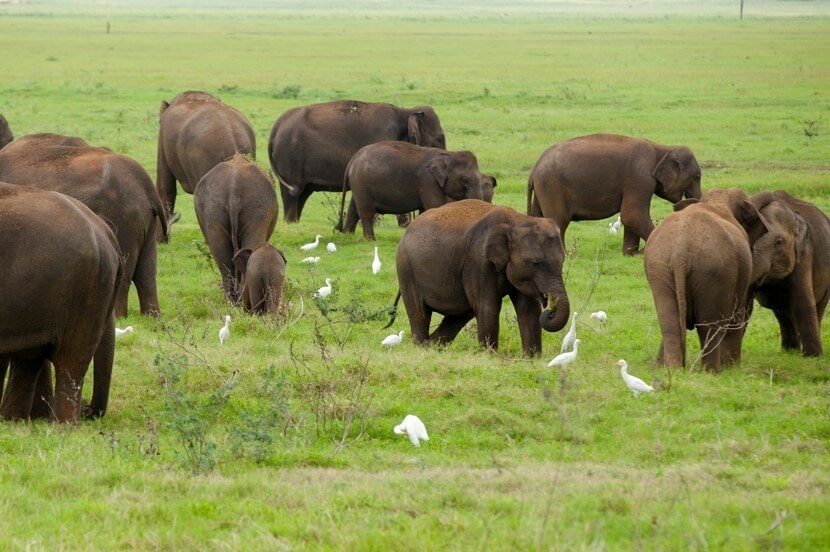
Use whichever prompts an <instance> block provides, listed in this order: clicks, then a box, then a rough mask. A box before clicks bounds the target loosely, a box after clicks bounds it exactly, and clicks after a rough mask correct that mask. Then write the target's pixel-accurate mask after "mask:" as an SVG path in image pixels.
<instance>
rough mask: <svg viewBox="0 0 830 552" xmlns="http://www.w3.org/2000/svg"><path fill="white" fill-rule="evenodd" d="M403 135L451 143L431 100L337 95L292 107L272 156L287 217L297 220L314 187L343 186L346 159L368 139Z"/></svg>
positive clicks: (274, 137)
mask: <svg viewBox="0 0 830 552" xmlns="http://www.w3.org/2000/svg"><path fill="white" fill-rule="evenodd" d="M384 140H398V141H402V142H409V143H412V144H417V145H420V146H425V147H434V148H441V149H446V141H445V138H444V130H443V129H442V128H441V122H440V121H439V120H438V115H436V113H435V110H433V109H432V108H431V107H429V106H418V107H414V108H411V109H407V108H402V107H397V106H394V105H390V104H386V103H367V102H359V101H355V100H337V101H333V102H327V103H320V104H312V105H306V106H301V107H295V108H292V109H289V110H288V111H286V112H285V113H283V114H282V115H280V117H279V118H278V119H277V120H276V122H274V126H273V128H272V129H271V135H270V137H269V138H268V158H269V159H270V160H271V169H272V170H273V171H274V174H275V175H276V176H277V180H279V183H280V194H281V195H282V204H283V209H284V210H285V220H286V222H297V221H298V220H300V215H302V212H303V207H304V206H305V203H306V201H307V200H308V198H309V196H310V195H311V193H312V192H316V191H326V192H339V191H341V190H342V189H343V176H344V173H345V172H346V165H348V163H349V160H350V159H351V158H352V156H353V155H354V154H355V153H356V152H357V150H359V149H360V148H362V147H363V146H366V145H368V144H373V143H375V142H381V141H384Z"/></svg>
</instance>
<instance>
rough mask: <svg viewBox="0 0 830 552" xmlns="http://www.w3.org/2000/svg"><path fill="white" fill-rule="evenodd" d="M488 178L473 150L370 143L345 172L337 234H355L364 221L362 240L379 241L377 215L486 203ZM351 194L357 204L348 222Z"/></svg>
mask: <svg viewBox="0 0 830 552" xmlns="http://www.w3.org/2000/svg"><path fill="white" fill-rule="evenodd" d="M487 178H491V177H487V176H485V175H483V174H481V172H480V171H479V170H478V161H477V160H476V156H475V155H473V154H472V153H470V152H469V151H446V150H442V149H438V148H425V147H422V146H416V145H415V144H410V143H408V142H393V141H387V142H378V143H376V144H370V145H368V146H365V147H363V148H361V149H360V150H358V152H357V153H355V154H354V157H352V160H351V161H349V165H348V166H347V167H346V176H345V178H344V180H343V198H342V200H341V203H340V223H339V224H338V229H339V230H341V231H343V232H354V230H355V226H357V220H358V217H359V218H360V222H361V224H362V225H363V237H365V238H366V239H369V240H374V239H375V231H374V221H375V215H376V214H378V213H381V214H382V213H395V214H401V213H408V212H410V211H419V212H424V211H425V210H427V209H432V208H435V207H439V206H441V205H444V204H445V203H447V202H448V201H450V200H459V199H483V194H484V191H483V186H484V185H485V179H487ZM487 182H488V184H489V180H488V181H487ZM494 185H495V179H493V186H494ZM349 189H351V190H352V200H351V202H349V212H348V215H347V217H346V220H345V222H343V210H344V205H345V202H346V191H347V190H349Z"/></svg>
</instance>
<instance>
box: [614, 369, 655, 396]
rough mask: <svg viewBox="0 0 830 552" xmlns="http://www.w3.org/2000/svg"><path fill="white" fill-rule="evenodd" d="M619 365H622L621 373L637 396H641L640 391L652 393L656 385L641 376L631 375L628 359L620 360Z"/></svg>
mask: <svg viewBox="0 0 830 552" xmlns="http://www.w3.org/2000/svg"><path fill="white" fill-rule="evenodd" d="M617 365H618V366H619V367H620V374H621V375H622V379H623V381H624V382H625V384H626V385H627V386H628V388H629V389H631V392H632V393H634V396H635V397H637V396H639V395H640V393H651V392H652V391H654V387H652V386H650V385H649V384H647V383H646V382H644V381H643V380H641V379H640V378H638V377H636V376H632V375H629V373H628V363H627V362H626V361H624V360H618V361H617Z"/></svg>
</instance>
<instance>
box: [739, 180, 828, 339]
mask: <svg viewBox="0 0 830 552" xmlns="http://www.w3.org/2000/svg"><path fill="white" fill-rule="evenodd" d="M751 201H752V203H753V205H755V206H756V207H757V208H758V210H759V211H760V213H761V214H762V215H763V216H764V218H765V219H766V221H767V223H768V225H769V228H770V231H769V232H768V233H767V234H766V235H764V236H763V237H762V238H761V239H759V240H758V241H757V242H755V247H754V248H753V275H754V284H753V286H752V288H751V291H750V294H751V296H754V297H755V298H756V299H757V300H758V303H759V304H760V305H761V306H762V307H765V308H768V309H771V310H772V311H773V313H774V314H775V317H776V319H777V320H778V325H779V327H780V329H781V346H782V347H783V348H784V349H790V350H800V351H801V352H802V353H803V354H804V355H806V356H821V355H822V354H823V353H824V348H823V346H822V343H821V320H822V318H823V317H824V311H825V309H826V308H827V301H828V299H830V220H828V218H827V216H826V215H825V214H824V213H823V212H821V210H820V209H818V208H817V207H816V206H815V205H813V204H812V203H807V202H806V201H801V200H799V199H796V198H794V197H792V196H791V195H789V194H788V193H787V192H785V191H783V190H777V191H776V192H774V193H770V192H762V193H760V194H756V195H754V196H752V198H751ZM751 298H752V297H750V300H751Z"/></svg>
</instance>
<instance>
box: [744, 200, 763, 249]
mask: <svg viewBox="0 0 830 552" xmlns="http://www.w3.org/2000/svg"><path fill="white" fill-rule="evenodd" d="M738 222H740V223H741V226H743V227H744V230H746V234H747V236H749V246H750V247H752V246H754V245H755V242H756V241H758V239H759V238H760V237H761V236H763V235H764V234H766V233H767V232H769V223H768V222H767V219H765V218H764V215H762V214H761V213H760V212H759V211H758V209H756V208H755V206H754V205H753V204H752V203H750V202H749V201H746V200H744V201H741V203H740V207H739V214H738Z"/></svg>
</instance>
